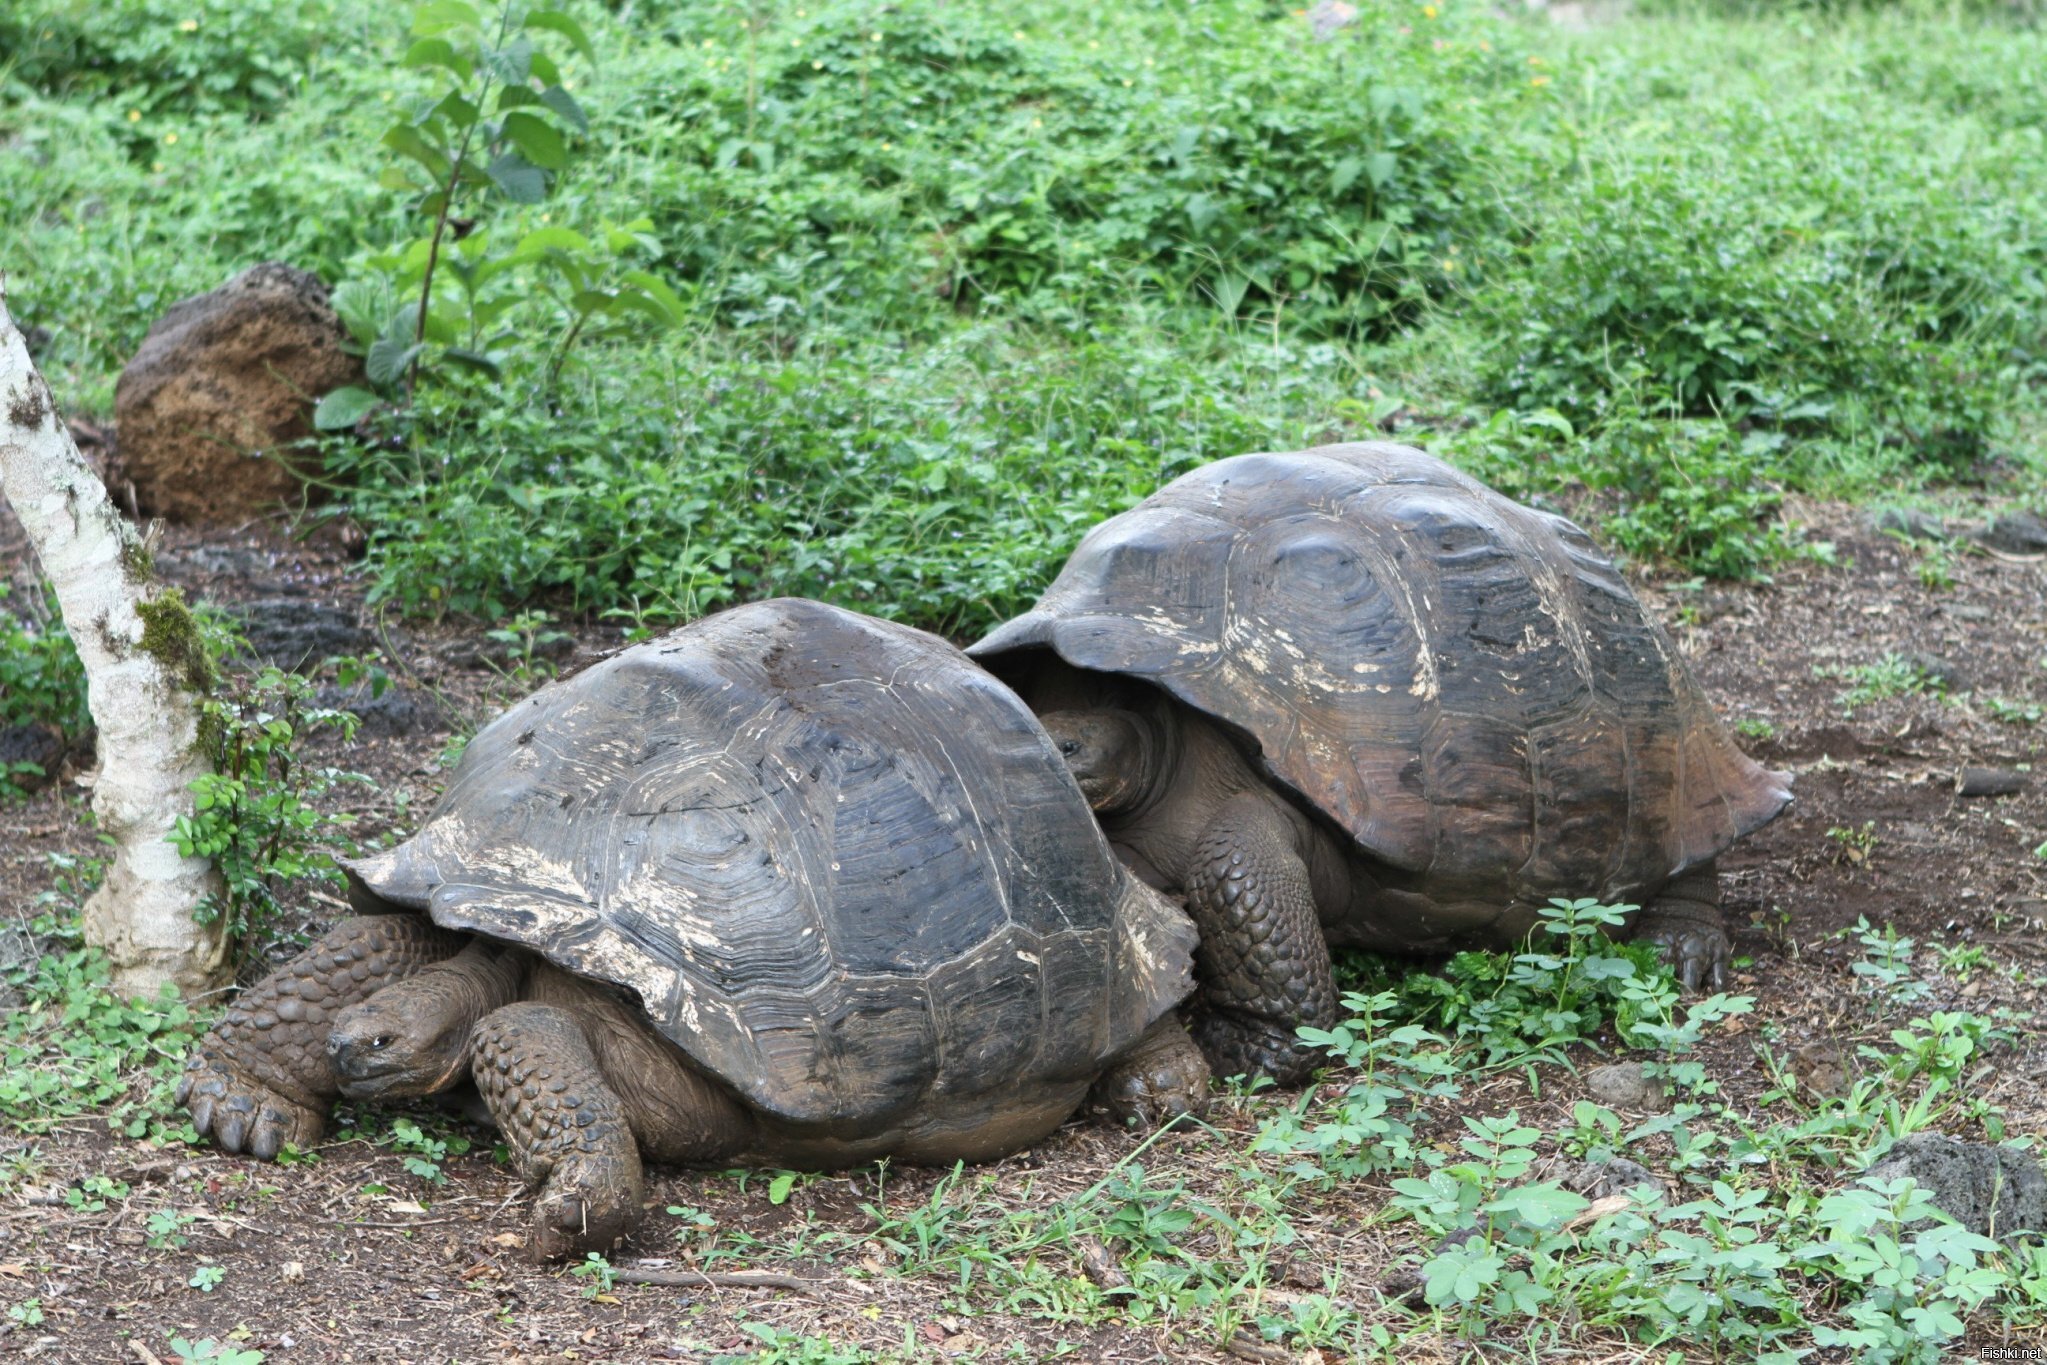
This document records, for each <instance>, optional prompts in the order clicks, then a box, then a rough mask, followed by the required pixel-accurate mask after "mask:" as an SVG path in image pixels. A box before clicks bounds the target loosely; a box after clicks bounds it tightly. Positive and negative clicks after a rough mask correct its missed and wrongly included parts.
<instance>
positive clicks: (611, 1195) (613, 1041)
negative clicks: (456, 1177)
mask: <svg viewBox="0 0 2047 1365" xmlns="http://www.w3.org/2000/svg"><path fill="white" fill-rule="evenodd" d="M621 1023H622V1021H621V1020H620V1019H619V1018H618V1012H617V1010H616V1009H613V1008H607V1007H606V1006H605V1005H604V1004H600V1003H596V1002H591V1003H588V1004H585V1003H578V1004H576V1005H574V1006H572V1007H564V1006H562V1005H550V1004H541V1003H537V1002H535V1001H530V1000H529V1001H522V1002H520V1003H518V1004H515V1005H507V1006H505V1007H504V1008H503V1009H500V1010H496V1011H493V1012H492V1013H491V1014H489V1015H487V1016H485V1017H484V1020H483V1022H482V1023H481V1024H479V1025H478V1026H477V1029H476V1035H475V1038H476V1050H475V1056H474V1061H473V1063H472V1066H471V1071H472V1074H473V1075H474V1076H475V1078H476V1088H477V1090H478V1091H479V1092H480V1093H481V1094H482V1096H483V1102H484V1104H485V1105H486V1106H487V1107H488V1108H489V1109H490V1113H491V1117H492V1118H493V1119H495V1120H496V1122H497V1125H498V1128H499V1130H500V1131H501V1132H502V1133H503V1134H504V1138H505V1142H506V1144H507V1145H509V1146H510V1147H511V1149H512V1161H513V1164H514V1165H515V1166H516V1167H517V1168H518V1171H519V1174H520V1176H521V1178H523V1179H524V1180H525V1182H526V1184H527V1185H528V1186H529V1187H533V1188H537V1189H538V1191H539V1193H538V1195H537V1197H536V1200H535V1204H534V1209H533V1237H532V1241H531V1243H530V1244H529V1248H528V1249H529V1251H530V1252H531V1253H532V1254H533V1256H534V1257H535V1258H536V1259H541V1260H549V1259H553V1258H555V1257H559V1256H568V1255H572V1254H576V1253H580V1252H585V1251H597V1252H604V1251H609V1250H611V1248H612V1247H614V1246H616V1245H617V1244H618V1243H619V1242H622V1241H624V1240H625V1239H626V1238H627V1237H628V1236H630V1235H631V1234H632V1231H633V1229H634V1228H636V1227H638V1226H639V1224H640V1216H641V1212H642V1210H641V1201H642V1198H643V1197H644V1194H645V1190H646V1186H645V1181H644V1178H643V1176H642V1174H641V1167H640V1148H641V1146H642V1145H643V1144H644V1145H645V1147H646V1149H647V1151H648V1154H649V1155H651V1156H653V1157H656V1158H659V1159H665V1160H710V1159H713V1158H715V1157H717V1156H721V1155H724V1154H725V1153H728V1152H731V1151H733V1150H735V1149H736V1148H737V1147H739V1146H740V1145H741V1143H742V1141H743V1139H744V1137H745V1136H746V1135H747V1134H748V1133H749V1132H750V1124H749V1121H748V1120H747V1118H746V1116H745V1113H744V1111H743V1110H741V1108H740V1107H739V1105H738V1103H737V1102H736V1101H735V1100H733V1099H732V1097H731V1096H729V1095H727V1094H725V1093H724V1091H722V1090H721V1089H719V1088H718V1087H717V1086H715V1085H713V1084H711V1083H710V1082H709V1081H707V1080H705V1079H704V1078H703V1077H701V1076H699V1075H697V1074H696V1073H695V1072H693V1071H691V1070H690V1069H689V1067H688V1066H687V1065H685V1064H684V1063H683V1061H682V1059H681V1057H680V1055H679V1054H677V1053H676V1052H675V1050H674V1049H673V1048H670V1047H668V1046H667V1045H666V1044H665V1043H660V1042H659V1041H658V1040H656V1039H655V1038H653V1037H652V1036H651V1031H649V1030H647V1029H646V1026H645V1025H644V1024H641V1025H639V1026H638V1029H637V1030H632V1029H627V1030H625V1031H621V1028H620V1025H621ZM593 1043H596V1044H598V1046H595V1047H593ZM600 1047H601V1050H602V1053H603V1062H602V1064H600V1059H599V1049H600ZM614 1072H616V1073H617V1074H616V1081H617V1083H616V1084H614V1083H613V1079H612V1077H613V1073H614Z"/></svg>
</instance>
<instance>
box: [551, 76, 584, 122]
mask: <svg viewBox="0 0 2047 1365" xmlns="http://www.w3.org/2000/svg"><path fill="white" fill-rule="evenodd" d="M543 79H544V77H543ZM540 102H541V103H542V104H544V105H546V106H547V107H548V108H550V109H552V110H554V112H555V113H557V114H560V115H561V116H562V117H563V118H565V119H567V120H568V121H569V124H570V126H571V127H573V128H574V129H575V130H576V131H577V132H579V133H587V132H589V131H590V118H589V115H587V114H585V113H584V112H583V106H582V105H580V104H578V103H576V97H575V96H574V95H571V94H570V93H569V92H568V91H566V90H564V89H562V88H561V86H559V85H550V86H548V87H547V89H545V90H543V91H541V92H540Z"/></svg>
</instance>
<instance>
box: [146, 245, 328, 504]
mask: <svg viewBox="0 0 2047 1365" xmlns="http://www.w3.org/2000/svg"><path fill="white" fill-rule="evenodd" d="M346 339H347V333H346V332H345V331H344V330H343V329H342V326H341V322H340V319H338V318H336V317H335V315H334V310H333V309H332V308H330V307H328V306H327V287H326V286H325V285H323V284H321V283H320V280H319V278H318V277H317V276H315V275H312V274H309V273H308V272H306V271H303V270H297V269H294V268H293V267H291V266H288V265H285V264H283V263H281V262H278V261H265V262H264V263H263V264H261V265H258V266H254V267H252V268H251V269H249V270H246V271H244V272H242V273H241V274H240V275H237V276H236V277H235V278H234V279H232V280H229V281H228V282H227V283H226V284H224V285H222V286H221V287H220V288H218V289H216V290H214V291H213V292H212V293H210V294H201V295H199V296H198V297H196V298H189V299H186V300H184V301H183V302H181V303H178V304H175V305H173V306H172V308H171V310H170V311H169V312H168V313H166V314H164V315H163V317H162V318H160V319H158V321H157V323H156V325H155V326H154V327H151V328H150V329H149V335H148V336H147V337H145V338H144V339H143V342H142V348H141V349H140V350H138V351H137V352H136V353H135V358H134V359H133V360H130V361H129V362H128V368H127V369H125V370H123V371H122V372H121V380H120V383H119V385H117V386H116V388H115V390H114V415H115V429H116V430H117V431H118V433H119V436H120V452H121V460H122V465H123V472H124V473H125V474H126V476H127V477H128V478H129V479H130V480H131V481H132V482H133V483H134V485H135V495H136V499H137V501H138V503H139V504H140V506H141V509H142V511H143V512H144V513H147V514H149V515H152V516H161V517H168V518H171V519H173V520H181V521H206V522H223V521H241V520H245V519H246V518H248V517H250V516H253V515H256V514H258V513H261V512H264V511H268V510H270V509H271V508H273V507H275V506H277V504H278V503H280V502H281V501H283V500H284V499H286V498H291V497H295V496H297V494H298V492H299V489H300V487H301V482H302V481H301V479H300V478H299V475H298V473H297V472H296V470H295V468H294V466H293V465H292V464H291V463H290V462H289V461H290V458H291V456H292V452H291V451H290V450H289V446H290V444H291V443H292V442H294V441H297V440H298V439H300V438H301V437H304V436H306V435H307V434H308V433H309V432H310V431H311V430H312V406H313V403H314V402H315V401H316V400H318V399H319V398H320V396H321V395H323V394H325V393H327V392H329V391H330V390H333V389H336V388H339V387H340V386H342V385H343V384H347V383H351V382H354V381H356V380H358V379H359V378H360V377H361V365H360V363H359V362H358V361H357V360H356V358H355V357H354V356H351V355H348V354H346V353H345V352H343V351H342V349H341V345H342V342H343V341H345V340H346ZM269 455H274V456H278V457H280V458H262V457H263V456H269Z"/></svg>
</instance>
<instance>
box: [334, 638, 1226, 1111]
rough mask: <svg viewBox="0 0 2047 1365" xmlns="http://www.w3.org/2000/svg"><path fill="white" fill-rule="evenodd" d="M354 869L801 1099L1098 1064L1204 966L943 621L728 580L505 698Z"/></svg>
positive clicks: (838, 1098) (833, 1105) (768, 1095)
mask: <svg viewBox="0 0 2047 1365" xmlns="http://www.w3.org/2000/svg"><path fill="white" fill-rule="evenodd" d="M350 871H351V872H352V873H353V874H354V875H355V876H356V877H357V878H359V879H360V881H361V882H362V883H363V884H364V885H365V886H367V888H368V889H369V890H370V891H371V892H373V893H374V894H375V895H377V896H379V897H381V898H383V899H384V900H386V901H391V902H394V903H396V904H399V905H403V906H410V907H413V908H416V909H422V910H425V911H427V912H428V913H429V914H430V915H431V916H432V918H433V919H434V920H435V922H436V923H439V924H441V925H444V926H447V927H449V928H455V929H463V930H471V931H474V932H477V933H481V934H486V935H490V936H492V937H494V938H498V939H502V940H506V941H509V942H512V943H516V944H522V945H525V946H527V947H529V948H532V949H534V950H536V951H538V952H540V953H542V954H544V955H545V956H546V957H547V958H548V959H549V960H550V961H552V962H554V963H555V964H556V965H558V966H560V967H563V968H565V969H567V970H569V971H572V972H575V973H578V974H580V975H583V976H586V977H590V978H594V979H596V980H599V981H602V982H608V983H612V984H614V985H617V986H622V987H625V988H627V989H629V990H631V991H632V992H634V993H635V994H636V995H637V996H638V997H639V1000H640V1002H641V1004H642V1005H643V1007H644V1008H645V1009H646V1011H647V1012H648V1014H649V1016H650V1017H651V1018H652V1020H653V1021H654V1023H655V1024H656V1025H657V1026H658V1027H659V1028H660V1029H661V1031H662V1032H663V1033H664V1034H665V1035H666V1036H667V1037H668V1038H670V1039H671V1040H672V1041H674V1042H675V1043H676V1044H677V1045H678V1046H679V1047H681V1048H682V1049H683V1050H684V1051H685V1052H687V1053H688V1054H689V1055H690V1056H691V1057H692V1058H693V1059H695V1061H696V1062H697V1063H698V1064H699V1065H700V1066H701V1067H703V1068H704V1069H705V1070H707V1071H708V1072H709V1073H710V1074H712V1075H714V1076H716V1077H718V1078H720V1079H722V1080H723V1081H724V1082H725V1083H727V1084H728V1085H730V1086H731V1087H732V1088H733V1089H734V1090H736V1091H737V1092H738V1093H739V1094H740V1095H741V1097H742V1098H744V1099H745V1100H747V1101H748V1102H749V1103H751V1104H753V1105H754V1106H756V1107H757V1108H759V1109H761V1110H763V1111H765V1112H766V1113H768V1114H771V1115H775V1116H777V1117H779V1118H782V1119H785V1120H788V1121H790V1122H792V1123H798V1124H806V1123H818V1124H833V1125H838V1126H840V1127H842V1128H845V1127H858V1126H861V1125H867V1124H871V1125H874V1126H877V1127H878V1126H881V1125H884V1124H886V1123H887V1122H888V1121H889V1120H890V1119H891V1117H892V1116H895V1115H898V1114H902V1113H905V1112H907V1111H908V1110H910V1109H911V1108H912V1107H913V1106H916V1105H919V1104H923V1103H926V1102H929V1101H942V1100H945V1099H948V1098H953V1099H958V1098H961V1097H967V1096H972V1095H976V1094H980V1093H984V1092H987V1091H990V1090H992V1089H995V1088H998V1087H1025V1088H1026V1089H1025V1091H1024V1093H1030V1092H1029V1091H1028V1087H1031V1086H1034V1085H1038V1084H1041V1083H1042V1084H1044V1085H1047V1086H1050V1085H1053V1084H1060V1083H1070V1082H1072V1081H1074V1080H1076V1079H1087V1078H1091V1077H1092V1076H1093V1075H1094V1074H1096V1073H1097V1072H1099V1071H1100V1070H1101V1068H1102V1065H1103V1063H1104V1062H1105V1061H1106V1060H1108V1059H1109V1058H1111V1057H1113V1056H1114V1055H1116V1054H1117V1053H1119V1052H1121V1051H1122V1050H1123V1049H1124V1048H1126V1047H1127V1046H1128V1045H1129V1044H1131V1043H1132V1042H1134V1041H1135V1040H1136V1039H1137V1037H1138V1036H1139V1035H1140V1034H1141V1033H1143V1031H1144V1030H1145V1028H1146V1027H1147V1026H1148V1025H1149V1024H1150V1023H1151V1022H1152V1021H1153V1020H1154V1019H1156V1018H1158V1017H1159V1016H1160V1015H1161V1014H1163V1013H1164V1012H1165V1011H1167V1010H1169V1009H1171V1008H1172V1007H1173V1006H1174V1005H1175V1004H1177V1003H1178V1001H1179V1000H1180V999H1181V998H1182V997H1184V996H1185V995H1186V993H1187V991H1188V989H1189V987H1190V984H1191V982H1190V977H1189V973H1190V970H1191V965H1192V963H1191V951H1192V947H1193V941H1194V933H1193V926H1192V924H1191V923H1190V922H1188V921H1187V920H1186V919H1185V916H1184V915H1181V914H1179V912H1178V910H1177V908H1176V907H1173V906H1171V905H1169V904H1168V903H1166V902H1165V901H1164V900H1162V899H1161V898H1159V897H1158V896H1157V895H1156V894H1155V893H1152V892H1151V891H1149V889H1147V888H1143V887H1140V886H1138V885H1137V884H1136V882H1135V881H1134V879H1132V878H1130V877H1129V876H1128V875H1127V874H1125V873H1124V872H1123V870H1122V869H1121V867H1120V866H1119V865H1118V864H1117V863H1116V861H1115V860H1114V858H1113V857H1112V856H1111V854H1110V852H1109V849H1108V846H1107V844H1106V843H1105V842H1104V840H1103V838H1102V835H1101V834H1100V833H1099V831H1098V830H1097V828H1096V826H1095V824H1094V821H1093V819H1092V817H1091V815H1090V813H1089V811H1088V807H1087V803H1086V801H1085V800H1084V798H1082V796H1081V794H1080V791H1079V789H1078V788H1077V787H1076V786H1075V785H1074V782H1073V779H1072V777H1071V776H1070V775H1069V774H1068V772H1067V770H1066V766H1065V764H1064V763H1063V762H1062V761H1061V759H1060V757H1059V754H1058V751H1057V749H1056V748H1055V747H1054V746H1053V745H1052V743H1051V741H1050V739H1049V738H1048V737H1047V736H1046V734H1045V732H1044V731H1043V729H1042V728H1040V726H1039V725H1038V723H1037V720H1036V718H1035V717H1034V716H1033V715H1032V714H1031V712H1030V711H1029V709H1028V708H1026V707H1025V706H1024V705H1023V703H1022V702H1021V701H1020V700H1019V699H1018V698H1017V697H1016V696H1015V694H1014V693H1012V692H1010V691H1009V690H1008V689H1007V688H1005V687H1003V686H1002V685H1001V684H1000V683H998V682H996V681H995V680H994V679H993V678H991V677H990V676H988V674H986V673H985V672H983V671H982V670H981V669H979V668H978V667H976V666H974V665H973V664H972V663H970V662H969V661H968V660H967V659H966V658H965V657H964V656H963V655H962V654H960V652H959V651H958V650H956V649H954V648H953V647H952V646H951V645H949V644H947V643H945V642H944V641H942V640H940V639H938V638H936V637H935V636H931V635H926V634H924V633H922V632H920V631H915V630H910V629H908V628H906V627H902V626H896V625H890V624H888V623H886V622H882V621H877V620H874V619H872V618H869V617H864V616H860V615H858V614H856V613H853V612H849V611H843V610H840V609H838V608H836V607H830V606H826V605H823V604H821V603H816V602H807V601H800V600H780V601H771V602H761V603H757V604H753V605H750V606H744V607H739V608H735V609H733V610H731V611H727V612H724V613H723V614H721V615H718V616H714V617H710V618H706V619H703V620H699V621H697V622H695V623H693V624H691V625H687V626H684V627H682V628H681V629H679V630H676V631H674V632H673V633H671V634H669V635H667V636H665V637H664V638H661V639H658V640H654V641H650V642H648V643H645V644H640V645H636V646H634V647H632V648H630V649H627V650H625V651H623V652H622V653H620V654H617V655H615V656H613V657H612V658H610V659H607V660H605V661H604V662H602V663H599V664H596V665H594V666H592V667H591V668H589V669H587V670H585V671H583V672H581V673H579V674H577V675H575V676H574V677H573V678H570V679H568V680H566V681H563V682H558V683H554V684H552V685H550V686H548V687H545V688H542V689H541V690H540V691H538V692H536V693H535V694H534V695H533V696H531V697H529V698H527V699H526V700H525V701H523V702H521V703H519V704H518V705H516V706H514V707H512V708H511V709H510V710H508V711H506V712H505V713H504V714H503V715H501V716H499V717H498V719H497V720H495V721H494V722H492V723H491V724H490V725H489V726H488V727H486V728H485V729H484V730H483V731H482V732H481V733H479V734H478V735H477V736H476V738H475V739H473V740H472V741H470V744H469V746H468V749H467V750H466V751H465V752H464V754H463V756H462V760H461V762H460V764H459V765H458V766H457V768H456V770H455V773H454V775H453V778H452V779H451V781H450V783H449V786H448V790H447V792H446V793H445V795H443V796H442V798H441V800H440V802H439V804H438V805H436V807H435V808H434V811H433V813H432V814H431V815H430V816H429V817H428V818H427V820H426V822H425V824H424V825H422V826H421V827H420V829H419V831H418V833H416V834H415V835H413V837H412V838H411V839H409V840H407V841H406V842H405V843H403V844H401V845H399V846H398V847H396V848H394V849H392V850H391V851H390V852H388V853H385V854H382V855H380V856H378V857H374V858H369V859H365V860H362V861H360V862H356V863H354V864H352V865H351V866H350Z"/></svg>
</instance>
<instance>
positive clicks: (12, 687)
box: [0, 583, 92, 796]
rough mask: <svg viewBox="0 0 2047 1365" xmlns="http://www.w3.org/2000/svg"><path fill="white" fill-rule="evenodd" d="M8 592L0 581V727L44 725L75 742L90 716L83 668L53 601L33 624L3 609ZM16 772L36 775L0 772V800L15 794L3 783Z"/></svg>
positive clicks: (10, 785)
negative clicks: (42, 618) (40, 621)
mask: <svg viewBox="0 0 2047 1365" xmlns="http://www.w3.org/2000/svg"><path fill="white" fill-rule="evenodd" d="M10 591H11V589H10V587H9V586H8V585H7V584H5V583H0V728H5V727H7V726H10V725H45V726H48V727H50V728H51V729H53V730H55V731H56V732H57V733H58V734H60V735H61V736H63V737H64V738H65V739H67V740H71V739H76V738H78V737H79V736H80V735H83V734H84V733H85V732H86V731H88V730H90V729H91V728H92V713H91V712H90V711H88V710H87V709H86V704H85V669H84V667H83V666H82V665H81V664H80V663H79V662H78V651H77V650H76V649H74V648H72V645H71V635H70V633H69V632H68V631H66V630H65V629H64V622H63V620H62V618H60V617H59V616H58V615H57V604H56V597H55V595H54V594H53V595H51V597H50V599H49V610H48V613H47V618H48V619H47V621H46V623H45V624H43V625H41V626H33V625H31V624H30V623H28V622H25V621H21V620H18V619H16V617H15V615H14V613H13V612H12V611H10V610H8V607H7V595H8V593H9V592H10ZM21 768H27V769H34V770H35V771H36V772H37V774H38V775H39V776H40V775H42V773H41V770H40V769H39V768H36V765H34V764H32V763H24V764H21V765H19V768H15V769H8V768H0V796H8V795H13V794H15V793H16V788H15V787H14V785H13V783H12V782H11V781H10V780H9V779H10V778H11V777H12V776H14V774H15V772H17V771H19V770H20V769H21Z"/></svg>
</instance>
